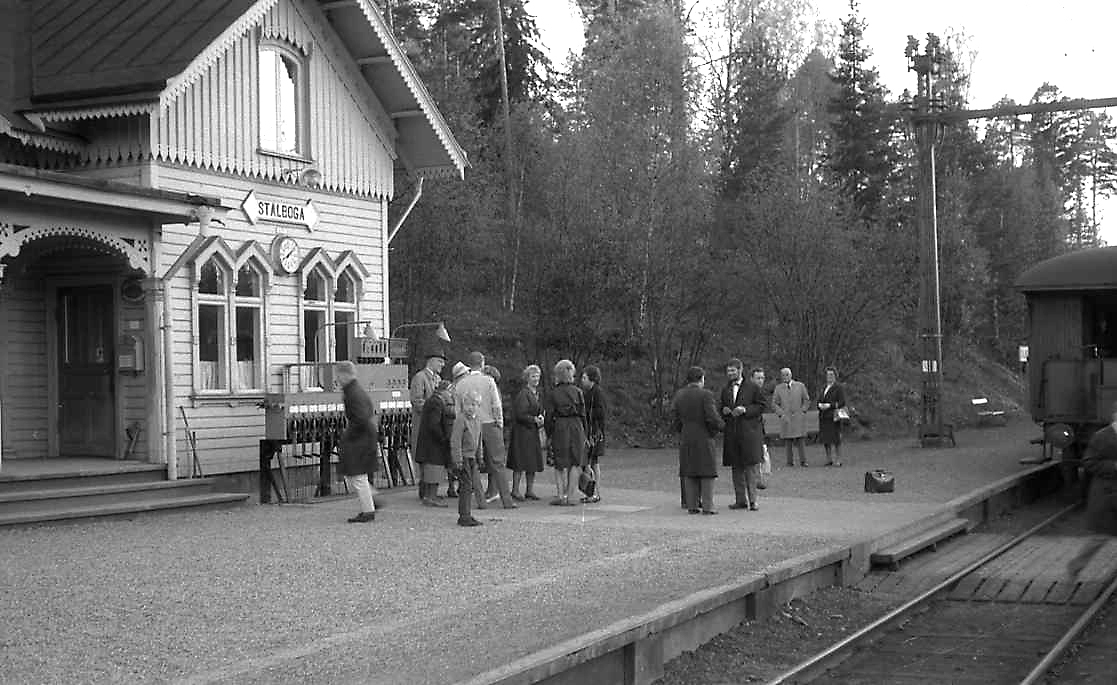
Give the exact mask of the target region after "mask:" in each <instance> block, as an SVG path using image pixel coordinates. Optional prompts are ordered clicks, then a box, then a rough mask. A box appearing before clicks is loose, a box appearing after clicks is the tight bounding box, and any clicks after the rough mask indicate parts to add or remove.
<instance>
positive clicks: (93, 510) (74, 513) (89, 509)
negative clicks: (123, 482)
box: [0, 492, 248, 526]
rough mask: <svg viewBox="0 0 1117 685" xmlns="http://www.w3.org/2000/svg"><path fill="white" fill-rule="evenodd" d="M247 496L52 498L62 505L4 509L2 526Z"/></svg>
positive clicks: (213, 504) (209, 503)
mask: <svg viewBox="0 0 1117 685" xmlns="http://www.w3.org/2000/svg"><path fill="white" fill-rule="evenodd" d="M247 499H248V495H246V494H240V493H225V492H211V493H205V494H196V495H179V496H173V497H171V496H168V497H163V498H160V499H151V500H135V501H133V500H128V501H121V502H116V503H112V504H109V503H101V504H92V505H88V504H87V505H78V504H66V503H65V502H64V501H60V500H48V501H53V502H54V503H55V504H58V505H59V506H56V507H53V508H50V509H48V510H42V511H26V512H21V511H13V512H11V513H6V512H3V511H0V526H12V525H20V524H30V523H44V522H49V521H65V520H69V519H81V518H97V517H105V516H121V515H127V514H137V513H143V512H150V511H161V510H168V509H182V508H188V507H191V508H192V507H219V506H231V505H235V504H240V503H242V502H245V501H246V500H247Z"/></svg>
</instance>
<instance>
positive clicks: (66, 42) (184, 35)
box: [31, 0, 257, 106]
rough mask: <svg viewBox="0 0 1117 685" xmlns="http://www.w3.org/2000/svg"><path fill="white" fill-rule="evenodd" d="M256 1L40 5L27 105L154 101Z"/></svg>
mask: <svg viewBox="0 0 1117 685" xmlns="http://www.w3.org/2000/svg"><path fill="white" fill-rule="evenodd" d="M256 1H257V0H37V1H36V2H34V3H32V10H31V11H32V15H31V55H32V57H31V68H32V75H31V87H32V92H31V101H32V104H33V105H36V106H39V105H43V104H47V103H53V102H59V101H67V100H79V99H86V98H91V97H101V96H110V95H122V94H135V93H141V92H152V93H155V94H157V93H158V92H159V91H160V90H162V88H163V87H164V85H165V84H166V82H167V81H168V80H169V79H170V78H171V77H173V76H174V75H175V74H177V73H179V72H181V71H182V70H184V69H185V68H186V67H187V66H188V65H189V64H190V62H191V61H192V60H193V59H194V58H195V57H197V55H198V53H200V52H201V51H202V50H203V49H204V48H205V47H206V46H207V45H209V44H210V43H211V42H213V41H214V40H215V39H216V38H217V37H218V36H219V35H220V34H221V32H222V31H224V30H225V28H226V27H228V26H229V25H230V24H232V23H233V22H235V21H236V20H237V18H238V17H240V16H241V15H242V14H244V13H245V12H246V11H247V10H248V9H249V8H250V7H252V5H254V4H255V3H256Z"/></svg>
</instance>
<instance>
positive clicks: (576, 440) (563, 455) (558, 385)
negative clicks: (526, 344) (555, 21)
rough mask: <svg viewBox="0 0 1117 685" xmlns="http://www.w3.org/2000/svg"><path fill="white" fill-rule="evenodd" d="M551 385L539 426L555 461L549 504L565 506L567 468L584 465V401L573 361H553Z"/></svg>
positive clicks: (568, 483)
mask: <svg viewBox="0 0 1117 685" xmlns="http://www.w3.org/2000/svg"><path fill="white" fill-rule="evenodd" d="M554 378H555V386H554V387H553V388H551V390H550V392H548V393H547V397H546V399H545V400H544V403H543V427H544V428H545V429H546V431H547V438H548V439H549V440H550V444H551V454H552V458H553V459H554V463H555V487H556V489H557V496H556V497H555V499H554V500H552V501H551V504H554V505H558V506H564V507H569V506H573V505H574V503H573V502H571V501H570V487H571V483H570V470H571V469H572V468H573V467H575V466H578V467H583V466H585V463H586V461H585V459H586V400H585V397H583V396H582V390H581V388H579V387H578V386H577V385H575V384H574V362H572V361H570V360H569V359H563V360H561V361H559V363H557V364H555V370H554Z"/></svg>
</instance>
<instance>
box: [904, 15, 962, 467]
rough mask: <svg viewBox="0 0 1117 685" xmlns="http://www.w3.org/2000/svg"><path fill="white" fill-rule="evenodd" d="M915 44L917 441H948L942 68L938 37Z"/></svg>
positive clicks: (911, 51)
mask: <svg viewBox="0 0 1117 685" xmlns="http://www.w3.org/2000/svg"><path fill="white" fill-rule="evenodd" d="M918 50H919V43H918V42H917V41H916V40H915V39H914V38H909V39H908V47H907V57H908V70H909V71H914V72H915V74H916V78H917V84H918V87H917V89H916V94H915V98H914V100H913V102H912V108H913V110H914V113H915V116H914V117H913V118H912V127H913V129H914V134H915V141H916V149H917V151H918V154H917V157H918V161H917V164H918V172H917V184H916V188H917V193H918V230H919V270H920V274H921V278H920V288H919V342H920V345H919V347H920V350H921V352H922V354H921V357H922V359H921V362H920V366H921V371H922V380H923V383H922V385H923V387H922V411H921V415H920V422H919V444H921V445H923V446H924V447H926V446H928V445H937V444H942V442H943V441H944V440H946V439H950V440H951V441H952V442H953V435H951V430H950V429H949V428H948V427H947V426H946V425H944V423H943V416H942V312H941V309H940V305H939V298H940V288H939V224H938V207H937V204H936V194H937V188H936V184H935V146H936V144H937V143H938V140H939V136H940V134H941V131H942V124H941V123H940V121H939V119H938V118H937V117H935V116H934V115H935V114H937V113H939V112H941V111H942V110H943V109H944V105H943V100H942V96H941V95H938V94H936V93H935V79H936V77H937V76H938V74H939V72H940V71H941V70H942V65H943V56H942V53H941V52H940V50H939V44H938V40H937V39H935V38H934V37H929V38H928V40H927V46H926V50H925V51H924V53H923V54H919V53H918Z"/></svg>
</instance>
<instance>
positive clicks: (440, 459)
mask: <svg viewBox="0 0 1117 685" xmlns="http://www.w3.org/2000/svg"><path fill="white" fill-rule="evenodd" d="M453 427H454V401H453V398H451V397H450V382H449V381H440V382H439V383H438V386H437V387H436V388H435V391H434V394H433V395H431V396H430V397H428V398H427V401H426V402H424V403H423V409H422V412H421V413H420V414H419V430H418V432H417V433H416V439H415V463H417V464H419V465H420V467H421V468H422V470H423V477H422V479H421V482H420V484H419V487H420V488H421V489H422V490H423V492H420V493H419V495H420V497H421V498H422V500H423V504H425V505H427V506H428V507H445V506H447V505H446V503H445V502H442V501H440V500H439V499H438V496H437V493H438V484H439V482H441V481H442V479H443V477H444V476H445V474H446V469H447V468H449V467H450V430H451V429H452V428H453Z"/></svg>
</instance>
